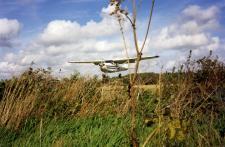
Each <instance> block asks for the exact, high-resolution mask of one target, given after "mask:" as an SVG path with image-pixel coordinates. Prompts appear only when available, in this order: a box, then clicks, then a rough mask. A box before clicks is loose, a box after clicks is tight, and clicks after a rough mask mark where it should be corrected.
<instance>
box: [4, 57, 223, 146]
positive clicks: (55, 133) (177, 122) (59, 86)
mask: <svg viewBox="0 0 225 147" xmlns="http://www.w3.org/2000/svg"><path fill="white" fill-rule="evenodd" d="M150 75H154V76H150ZM150 75H149V80H148V75H147V73H145V74H144V78H139V79H146V80H147V81H146V82H143V80H140V81H141V82H140V83H139V84H146V83H148V82H149V81H155V82H157V84H155V87H156V88H155V90H154V92H153V91H151V90H148V89H142V88H140V87H139V86H136V90H135V91H136V92H135V94H136V96H137V100H138V101H137V114H138V115H137V122H138V123H137V135H138V139H139V142H140V145H142V146H223V145H224V144H225V138H224V134H225V84H224V83H225V66H224V63H222V62H219V61H218V59H217V58H213V57H212V56H211V55H210V56H208V57H204V58H202V59H198V60H192V59H191V56H189V58H188V60H187V62H186V63H185V64H183V65H182V66H181V67H179V68H174V70H173V72H167V73H161V74H152V73H151V74H150ZM156 75H158V76H156ZM155 82H154V83H155ZM129 128H130V99H129V96H128V88H127V77H124V78H121V79H117V78H113V79H110V80H107V81H106V82H104V83H103V82H102V81H101V80H100V79H98V78H97V77H83V76H81V75H79V74H75V75H73V76H71V77H70V78H64V79H57V78H54V77H52V76H51V73H50V71H48V70H45V69H35V70H34V69H32V68H30V69H28V70H27V71H26V72H24V73H23V74H22V75H21V76H18V77H13V78H12V79H9V80H4V81H1V83H0V131H1V134H0V146H49V145H52V146H130V140H129V139H130V136H129V134H130V132H129V131H130V129H129Z"/></svg>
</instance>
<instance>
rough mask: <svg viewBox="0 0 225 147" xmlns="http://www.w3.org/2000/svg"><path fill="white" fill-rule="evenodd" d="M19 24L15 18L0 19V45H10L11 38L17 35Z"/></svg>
mask: <svg viewBox="0 0 225 147" xmlns="http://www.w3.org/2000/svg"><path fill="white" fill-rule="evenodd" d="M20 28H21V25H20V23H19V22H18V21H17V20H13V19H12V20H11V19H7V18H3V19H0V46H2V47H11V46H12V44H13V42H12V41H13V40H14V39H15V38H16V37H17V36H18V34H19V31H20Z"/></svg>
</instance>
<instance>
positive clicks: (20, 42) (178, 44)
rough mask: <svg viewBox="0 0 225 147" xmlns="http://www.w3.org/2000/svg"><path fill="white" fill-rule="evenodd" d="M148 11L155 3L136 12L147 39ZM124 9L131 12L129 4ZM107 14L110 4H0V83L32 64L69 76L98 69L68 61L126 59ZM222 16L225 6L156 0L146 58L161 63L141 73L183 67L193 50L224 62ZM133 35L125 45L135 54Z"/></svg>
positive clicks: (219, 1) (20, 0)
mask: <svg viewBox="0 0 225 147" xmlns="http://www.w3.org/2000/svg"><path fill="white" fill-rule="evenodd" d="M139 2H140V1H139V0H138V3H139ZM150 5H151V1H149V0H142V1H141V3H140V6H139V7H138V8H139V9H138V25H139V28H138V29H139V35H140V36H143V35H144V34H143V32H144V30H145V29H144V27H145V26H146V18H147V15H148V10H149V8H150ZM124 6H126V7H128V10H131V7H130V1H126V2H125V3H124ZM108 11H109V7H108V0H57V1H55V0H7V1H6V0H0V57H1V58H0V78H4V77H9V76H11V75H13V74H17V73H19V72H20V71H23V70H24V69H26V68H27V67H28V66H29V63H31V62H32V61H33V60H34V62H36V63H37V65H38V66H42V67H47V66H52V67H53V69H55V71H57V70H58V69H59V68H61V69H63V71H64V72H65V73H66V74H70V73H72V72H73V71H74V70H78V71H80V72H82V73H92V72H93V71H97V70H98V69H97V68H92V70H86V69H87V67H90V66H88V65H85V66H80V65H68V64H67V63H66V60H67V59H68V60H69V59H72V58H75V59H79V60H82V59H99V58H103V59H105V58H109V57H110V58H117V57H118V58H119V57H124V54H123V51H122V49H121V48H123V46H122V42H121V36H120V32H119V31H118V30H119V29H118V26H116V25H117V23H116V22H115V19H114V18H112V17H110V16H109V15H108V14H107V13H108ZM223 14H225V0H216V1H215V0H179V1H178V0H166V1H165V0H156V2H155V9H154V15H153V20H152V27H151V37H150V39H149V40H148V46H147V47H146V48H147V49H146V50H145V53H146V54H151V55H154V54H159V55H161V56H162V58H161V59H160V60H159V61H154V62H151V63H149V62H146V63H144V64H143V71H145V69H144V68H148V69H149V67H152V66H161V65H164V66H165V67H167V68H168V69H169V68H170V67H172V66H174V65H175V64H177V63H180V62H182V61H183V60H184V58H185V56H186V55H187V53H188V50H189V49H193V50H195V53H194V55H195V56H196V57H199V56H203V55H205V53H206V52H207V51H206V50H209V48H212V50H214V52H215V53H216V54H219V55H220V56H221V60H224V58H225V57H224V55H225V51H224V50H225V48H224V44H225V43H224V42H225V41H224V40H225V26H224V24H225V15H223ZM125 27H127V25H126V24H125ZM129 29H130V28H129V26H128V27H127V36H128V37H127V40H128V42H129V43H130V44H131V45H130V48H132V40H131V36H130V34H129ZM64 30H65V31H64ZM60 31H61V32H60ZM84 33H85V34H84ZM139 38H140V42H141V41H142V40H141V38H142V37H139ZM191 38H193V39H194V40H193V41H192V42H191V41H190V40H191ZM157 43H158V44H157ZM93 46H94V49H92V47H93ZM109 54H110V56H108V55H109ZM130 55H131V56H132V55H133V54H132V49H131V51H130ZM171 57H172V59H171ZM175 59H176V60H175ZM55 60H58V61H59V62H58V63H57V62H56V61H55ZM5 67H8V68H5ZM151 70H153V71H154V70H155V71H157V68H154V69H151Z"/></svg>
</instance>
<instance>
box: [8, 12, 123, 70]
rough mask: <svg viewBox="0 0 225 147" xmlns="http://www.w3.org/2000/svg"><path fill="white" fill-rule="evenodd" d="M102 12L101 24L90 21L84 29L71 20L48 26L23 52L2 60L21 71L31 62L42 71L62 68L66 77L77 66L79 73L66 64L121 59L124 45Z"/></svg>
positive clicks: (51, 23) (115, 29)
mask: <svg viewBox="0 0 225 147" xmlns="http://www.w3.org/2000/svg"><path fill="white" fill-rule="evenodd" d="M105 9H106V8H105ZM105 9H103V10H102V11H104V14H103V12H102V15H101V16H102V20H101V21H99V22H97V21H93V20H90V21H88V22H87V23H86V24H85V25H81V24H79V23H78V22H76V21H71V20H53V21H51V22H49V23H48V24H47V26H46V27H45V28H44V29H43V31H42V32H40V34H39V35H37V37H36V38H35V39H33V40H31V41H30V43H29V44H28V45H26V47H25V48H24V49H21V50H20V51H19V52H18V53H16V54H15V53H8V54H6V56H5V57H4V60H5V61H11V63H15V64H16V65H18V66H21V68H20V69H24V68H26V67H28V66H29V65H30V63H31V62H32V61H34V62H35V63H36V65H39V66H41V67H48V66H50V67H52V68H53V69H59V68H62V71H63V70H65V71H67V72H68V74H69V73H72V72H73V71H74V69H76V68H77V67H78V66H79V69H81V66H80V65H72V64H68V61H69V60H99V59H108V58H113V57H115V56H117V57H118V56H120V57H121V56H122V55H121V52H122V48H123V44H122V40H121V38H120V30H119V26H118V23H117V22H116V20H115V19H114V18H112V17H110V16H109V15H106V14H105V13H106V12H105ZM5 64H6V63H4V65H5ZM9 66H12V65H9ZM83 67H88V66H86V65H84V66H83ZM89 67H90V66H89ZM92 67H93V66H92ZM93 68H94V67H93ZM93 68H85V70H86V71H87V70H89V71H87V72H86V73H92V72H93V70H95V69H93ZM96 68H97V69H98V67H96ZM18 69H19V68H18ZM79 71H80V70H79ZM81 72H82V71H81Z"/></svg>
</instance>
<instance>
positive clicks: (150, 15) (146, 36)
mask: <svg viewBox="0 0 225 147" xmlns="http://www.w3.org/2000/svg"><path fill="white" fill-rule="evenodd" d="M154 5H155V0H152V7H151V11H150V14H149V21H148V28H147V31H146V34H145V39H144V42H143V44H142V47H141V51H140V52H142V51H143V49H144V47H145V43H146V40H147V38H148V33H149V29H150V25H151V21H152V14H153V9H154Z"/></svg>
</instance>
